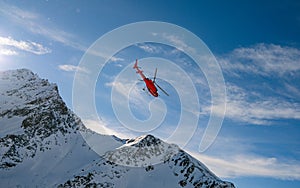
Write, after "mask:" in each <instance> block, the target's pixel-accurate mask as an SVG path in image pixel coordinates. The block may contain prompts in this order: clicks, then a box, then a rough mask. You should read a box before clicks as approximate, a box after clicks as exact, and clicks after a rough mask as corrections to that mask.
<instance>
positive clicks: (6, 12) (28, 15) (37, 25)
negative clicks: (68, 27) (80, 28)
mask: <svg viewBox="0 0 300 188" xmlns="http://www.w3.org/2000/svg"><path fill="white" fill-rule="evenodd" d="M0 14H2V15H3V16H5V17H7V18H8V19H9V20H10V21H11V22H13V23H15V24H17V26H18V27H22V28H23V29H26V30H28V31H30V32H31V33H33V34H38V35H41V36H43V37H45V38H47V39H50V40H53V41H55V42H59V43H62V44H64V45H66V46H70V47H72V48H74V49H77V50H81V51H85V50H86V49H87V48H86V47H85V46H83V45H82V44H80V43H78V42H75V41H78V37H76V36H75V35H73V34H70V33H67V32H65V31H63V30H61V29H58V28H55V27H51V23H49V21H48V20H47V19H46V18H44V17H43V16H41V15H40V14H38V13H35V12H31V11H27V10H23V9H20V8H18V7H16V6H13V5H8V4H6V3H1V6H0ZM49 25H50V26H49Z"/></svg>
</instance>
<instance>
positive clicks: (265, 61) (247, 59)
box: [218, 43, 300, 125]
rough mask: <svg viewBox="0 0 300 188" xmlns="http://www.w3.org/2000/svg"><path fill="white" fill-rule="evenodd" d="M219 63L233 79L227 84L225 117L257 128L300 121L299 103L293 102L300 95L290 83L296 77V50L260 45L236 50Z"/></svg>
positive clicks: (299, 66)
mask: <svg viewBox="0 0 300 188" xmlns="http://www.w3.org/2000/svg"><path fill="white" fill-rule="evenodd" d="M218 61H219V62H220V64H221V66H222V69H223V71H224V74H225V77H227V78H234V79H227V84H226V86H227V109H226V117H227V118H230V119H233V120H236V121H240V122H246V123H251V124H260V125H263V124H266V125H270V124H272V123H273V122H274V120H277V119H298V120H299V119H300V110H299V109H300V104H299V103H298V102H297V101H298V100H294V99H298V97H299V93H300V92H299V88H298V86H297V85H295V84H294V83H295V82H293V81H292V80H293V79H296V78H297V77H298V76H299V74H298V73H299V70H300V64H299V61H300V50H299V49H296V48H292V47H285V46H280V45H274V44H263V43H262V44H257V45H254V46H252V47H248V48H246V47H242V48H237V49H235V50H233V51H232V52H231V53H229V54H226V55H224V56H222V57H219V58H218ZM237 78H238V79H237ZM296 80H297V79H296ZM249 81H250V82H249ZM245 82H246V83H247V87H245ZM262 82H263V83H262ZM292 84H293V85H292ZM249 88H251V90H249ZM287 98H289V99H291V100H287Z"/></svg>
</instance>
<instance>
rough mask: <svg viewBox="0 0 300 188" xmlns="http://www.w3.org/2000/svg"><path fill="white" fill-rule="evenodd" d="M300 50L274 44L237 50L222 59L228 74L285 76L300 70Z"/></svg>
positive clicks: (222, 64) (262, 44) (220, 59)
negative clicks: (243, 73)
mask: <svg viewBox="0 0 300 188" xmlns="http://www.w3.org/2000/svg"><path fill="white" fill-rule="evenodd" d="M299 61H300V50H299V49H296V48H292V47H285V46H280V45H274V44H264V43H261V44H257V45H255V46H253V47H249V48H243V47H242V48H237V49H235V50H234V51H232V52H231V53H230V54H228V55H226V56H224V57H220V58H219V62H220V64H221V66H222V68H223V70H225V71H226V72H228V73H229V74H231V75H232V73H237V72H245V73H249V74H258V75H264V76H272V75H274V74H275V75H277V76H283V75H284V74H287V73H292V72H298V71H299V70H300V63H299Z"/></svg>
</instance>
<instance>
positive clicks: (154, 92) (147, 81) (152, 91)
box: [133, 60, 169, 97]
mask: <svg viewBox="0 0 300 188" xmlns="http://www.w3.org/2000/svg"><path fill="white" fill-rule="evenodd" d="M137 64H138V60H136V61H135V64H134V66H133V68H134V69H136V73H138V74H140V76H141V77H142V79H143V81H144V82H145V84H146V87H147V89H148V91H149V93H150V94H151V95H153V96H154V97H158V93H157V88H156V86H157V87H158V88H159V89H160V90H161V91H162V92H164V94H166V95H167V96H169V94H168V93H167V92H166V91H165V90H163V89H162V88H161V87H160V86H159V85H158V84H157V83H156V82H155V79H156V73H157V68H156V69H155V73H154V78H153V80H150V79H149V78H146V76H145V75H144V74H143V71H142V70H140V69H139V68H140V67H138V65H137ZM143 90H145V88H144V89H143Z"/></svg>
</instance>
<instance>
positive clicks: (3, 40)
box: [0, 37, 51, 55]
mask: <svg viewBox="0 0 300 188" xmlns="http://www.w3.org/2000/svg"><path fill="white" fill-rule="evenodd" d="M17 50H21V51H26V52H30V53H33V54H36V55H43V54H47V53H51V50H50V49H49V48H47V47H44V46H43V45H42V44H39V43H36V42H32V41H17V40H15V39H13V38H11V37H0V52H1V54H3V55H17V54H18V52H17Z"/></svg>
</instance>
